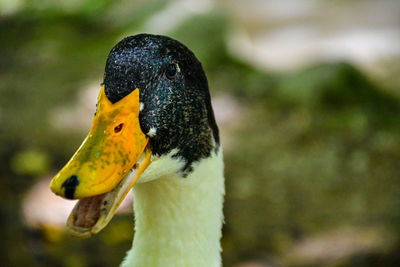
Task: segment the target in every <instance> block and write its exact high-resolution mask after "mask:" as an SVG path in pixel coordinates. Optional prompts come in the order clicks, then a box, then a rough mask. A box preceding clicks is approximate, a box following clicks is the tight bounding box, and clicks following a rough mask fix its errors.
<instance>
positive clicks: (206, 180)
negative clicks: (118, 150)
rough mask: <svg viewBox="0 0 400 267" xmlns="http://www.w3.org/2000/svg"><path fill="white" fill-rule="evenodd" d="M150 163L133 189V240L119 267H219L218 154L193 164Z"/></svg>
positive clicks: (167, 158)
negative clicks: (188, 168)
mask: <svg viewBox="0 0 400 267" xmlns="http://www.w3.org/2000/svg"><path fill="white" fill-rule="evenodd" d="M175 153H176V151H175V152H171V153H170V154H169V155H168V156H164V157H160V158H155V159H153V162H152V164H151V165H150V166H149V168H148V169H147V170H146V171H145V173H144V174H143V175H142V177H141V178H139V181H140V183H138V184H136V185H135V186H134V189H133V191H134V199H135V202H134V211H135V222H136V223H135V232H136V233H135V237H134V241H133V246H132V249H131V250H130V251H129V252H128V254H127V257H126V258H125V260H124V262H123V263H122V266H123V267H131V266H151V267H157V266H163V267H169V266H174V267H180V266H182V267H188V266H189V267H197V266H199V267H200V266H201V267H203V266H204V267H213V266H221V257H220V253H221V246H220V238H221V227H222V223H223V213H222V206H223V196H224V193H225V188H224V176H223V157H222V149H219V151H218V152H217V153H215V154H213V155H212V156H210V157H209V158H206V159H202V160H201V161H199V162H197V163H194V164H193V172H191V173H190V175H188V176H187V177H186V178H183V177H181V176H180V175H179V174H178V173H179V170H180V169H181V168H182V166H183V162H182V161H179V160H177V159H174V158H172V157H171V155H173V154H175Z"/></svg>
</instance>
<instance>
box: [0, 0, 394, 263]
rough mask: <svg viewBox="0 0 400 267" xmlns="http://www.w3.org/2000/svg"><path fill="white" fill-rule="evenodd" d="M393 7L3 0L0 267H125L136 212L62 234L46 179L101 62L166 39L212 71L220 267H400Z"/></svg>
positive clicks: (82, 117)
mask: <svg viewBox="0 0 400 267" xmlns="http://www.w3.org/2000/svg"><path fill="white" fill-rule="evenodd" d="M399 26H400V3H399V2H398V1H389V0H385V1H361V0H359V1H344V0H343V1H340V0H338V1H323V0H321V1H311V0H310V1H307V0H301V1H300V0H297V1H295V0H290V1H289V0H286V1H261V0H259V1H257V0H249V1H245V0H234V1H229V0H203V1H200V0H199V1H194V0H190V1H189V0H187V1H184V0H177V1H162V0H150V1H145V0H135V1H128V0H119V1H111V0H80V1H78V0H70V1H68V0H59V1H50V0H45V1H39V0H0V40H1V41H0V123H1V127H0V174H1V177H0V201H1V202H0V204H1V206H0V236H1V242H0V246H1V250H0V263H1V266H68V267H69V266H71V267H72V266H74V267H75V266H77V267H79V266H117V265H118V264H119V263H120V262H121V260H122V258H123V256H124V255H125V252H126V251H127V250H128V249H129V248H130V246H131V240H132V236H133V219H132V218H133V217H132V214H131V213H130V212H129V211H130V210H131V208H132V207H131V205H129V203H128V204H125V208H123V209H122V210H123V212H121V213H120V214H119V215H117V216H116V217H115V218H114V219H113V221H112V223H111V224H110V225H109V226H108V227H107V228H106V229H105V230H104V231H102V232H101V233H100V234H99V235H97V236H95V237H93V238H91V239H87V240H79V239H75V238H73V237H70V236H68V235H67V234H66V233H64V228H63V225H64V222H65V220H66V216H67V214H68V213H69V210H70V209H71V208H72V205H73V203H71V202H70V201H66V200H62V199H59V198H56V197H54V196H53V195H52V194H51V193H50V192H49V190H48V183H49V178H51V177H52V175H54V174H55V173H56V172H57V170H59V169H60V168H61V167H62V166H63V164H65V163H66V161H67V160H68V159H69V158H70V156H71V155H72V154H73V152H74V151H75V150H76V149H77V147H78V146H79V144H80V143H81V141H82V140H83V138H84V136H85V135H86V133H87V132H88V130H89V127H90V124H91V118H92V115H93V112H94V109H95V101H96V97H97V93H98V90H99V89H100V83H101V82H102V77H103V70H104V64H105V60H106V57H107V55H108V52H109V51H110V49H111V48H112V47H113V46H114V44H115V43H116V42H118V41H119V40H120V39H121V38H123V37H125V36H128V35H133V34H136V33H141V32H148V33H156V34H164V35H168V36H171V37H173V38H176V39H178V40H180V41H181V42H183V43H184V44H186V45H187V46H188V47H190V48H191V49H192V50H193V51H194V52H195V54H196V55H197V56H198V58H199V59H200V61H201V62H202V63H203V66H204V68H205V70H206V73H207V76H208V78H209V84H210V88H211V92H212V95H213V105H214V109H215V112H216V116H217V121H218V122H219V126H220V130H221V135H222V143H223V145H224V149H225V162H226V172H225V173H226V201H225V210H224V212H225V216H226V223H225V226H224V229H223V232H224V237H223V239H222V245H223V250H224V251H223V259H224V265H225V266H247V267H249V266H252V267H254V266H400V143H399V140H400V123H399V122H400V61H399V59H400V27H399Z"/></svg>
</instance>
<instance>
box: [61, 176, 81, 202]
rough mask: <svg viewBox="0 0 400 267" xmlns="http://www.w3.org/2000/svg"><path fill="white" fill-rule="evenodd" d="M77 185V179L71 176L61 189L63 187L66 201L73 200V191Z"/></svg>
mask: <svg viewBox="0 0 400 267" xmlns="http://www.w3.org/2000/svg"><path fill="white" fill-rule="evenodd" d="M78 185H79V178H78V176H76V175H71V177H69V178H68V179H67V180H65V181H64V183H63V184H62V185H61V187H64V195H65V197H66V198H68V199H73V198H74V194H75V189H76V187H77V186H78Z"/></svg>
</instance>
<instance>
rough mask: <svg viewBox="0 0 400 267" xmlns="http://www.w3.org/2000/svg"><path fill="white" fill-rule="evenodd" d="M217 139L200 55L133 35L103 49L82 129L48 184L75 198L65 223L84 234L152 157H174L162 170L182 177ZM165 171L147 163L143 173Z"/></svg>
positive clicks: (104, 220) (97, 226)
mask: <svg viewBox="0 0 400 267" xmlns="http://www.w3.org/2000/svg"><path fill="white" fill-rule="evenodd" d="M218 146H219V135H218V128H217V125H216V123H215V118H214V114H213V110H212V107H211V100H210V93H209V89H208V83H207V78H206V76H205V73H204V71H203V68H202V66H201V63H200V62H199V61H198V60H197V59H196V57H195V56H194V54H193V53H192V52H191V51H190V50H189V49H188V48H187V47H186V46H184V45H183V44H181V43H179V42H178V41H176V40H173V39H171V38H168V37H165V36H159V35H149V34H140V35H135V36H131V37H127V38H125V39H123V40H122V41H120V42H119V43H118V44H117V45H116V46H115V47H114V48H113V49H112V50H111V52H110V54H109V55H108V58H107V62H106V67H105V73H104V82H103V83H102V87H101V89H100V94H99V98H98V103H97V110H96V114H95V117H94V119H93V125H92V128H91V130H90V132H89V135H88V136H87V137H86V139H85V141H84V142H83V143H82V145H81V147H80V148H79V149H78V151H77V152H76V153H75V155H74V156H73V157H72V158H71V160H70V161H69V162H68V163H67V164H66V166H65V167H64V168H63V169H62V170H61V171H60V172H59V173H58V174H57V175H56V176H55V177H54V178H53V180H52V182H51V185H50V187H51V190H52V191H53V192H54V193H56V194H57V195H59V196H62V197H65V198H69V199H80V201H79V202H78V203H77V204H76V206H75V208H74V209H73V211H72V212H71V215H70V217H69V219H68V222H67V226H68V228H69V230H70V232H71V233H72V234H75V235H77V236H81V237H87V236H91V235H93V234H95V233H97V232H99V231H100V230H101V229H102V228H104V227H105V226H106V225H107V224H108V222H109V221H110V220H111V218H112V217H113V215H114V214H115V212H116V210H117V208H118V207H119V205H120V204H121V202H122V200H123V199H124V197H125V196H126V194H127V193H128V191H129V190H130V189H131V188H132V186H134V184H135V183H136V182H137V181H141V176H142V174H146V169H147V167H148V166H149V165H151V164H152V163H153V162H155V161H163V160H164V161H166V160H171V159H172V160H175V161H179V163H180V164H177V165H176V166H179V167H177V168H172V169H168V172H174V173H175V174H179V176H180V177H182V179H185V177H186V176H187V175H188V174H190V173H191V172H192V171H193V164H194V163H195V162H197V161H200V160H201V159H203V158H207V157H209V156H210V155H211V153H213V151H215V150H216V149H217V148H218ZM149 169H150V168H149ZM165 172H167V170H157V171H154V170H153V171H152V172H151V173H150V174H148V175H147V178H146V179H145V180H154V179H158V178H160V177H162V176H163V175H165V174H166V173H165ZM143 176H146V175H143Z"/></svg>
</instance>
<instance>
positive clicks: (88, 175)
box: [50, 86, 151, 236]
mask: <svg viewBox="0 0 400 267" xmlns="http://www.w3.org/2000/svg"><path fill="white" fill-rule="evenodd" d="M139 104H140V102H139V89H136V90H134V91H132V92H131V93H130V94H129V95H127V96H125V97H124V98H123V99H121V100H120V101H118V102H116V103H114V104H112V103H111V102H110V101H109V99H108V98H107V97H106V95H105V92H104V86H103V87H102V88H101V91H100V94H99V98H98V103H97V111H96V115H95V117H94V120H93V125H92V128H91V130H90V132H89V135H88V136H87V137H86V139H85V140H84V142H83V143H82V145H81V147H80V148H79V149H78V151H77V152H76V153H75V155H74V156H73V157H72V158H71V160H70V161H69V162H68V163H67V165H65V167H64V168H63V169H62V170H61V171H60V172H59V173H58V174H57V175H56V176H55V177H54V178H53V180H52V181H51V184H50V187H51V190H52V191H53V192H54V193H55V194H57V195H59V196H62V197H65V198H69V199H82V200H81V201H80V202H78V204H77V206H76V207H75V209H74V210H73V212H72V213H71V215H70V219H69V221H68V226H69V227H70V230H71V231H72V232H74V233H75V234H78V235H79V236H89V235H91V234H93V233H96V232H98V231H100V230H101V229H102V228H103V227H104V226H106V225H107V223H108V221H109V220H111V218H112V216H113V215H114V213H115V212H116V210H117V208H118V206H119V205H120V204H121V202H122V200H123V198H124V197H125V195H126V194H127V193H128V191H129V190H130V189H131V188H132V186H133V185H134V184H135V183H136V181H137V179H138V178H139V176H140V175H141V173H142V172H143V171H144V170H145V168H146V167H147V166H148V165H149V163H150V158H151V151H150V149H149V148H148V147H147V144H148V138H147V137H146V135H145V134H144V133H143V132H142V130H141V128H140V124H139ZM141 156H142V157H141ZM139 159H140V160H139ZM139 162H140V163H139ZM131 170H134V173H130V172H131ZM128 176H133V177H130V178H129V179H128ZM105 193H107V194H105ZM105 199H107V201H105ZM82 207H85V208H84V209H82ZM88 209H90V210H91V211H90V212H91V214H89V215H88V214H85V215H81V214H80V213H81V211H82V210H88ZM86 212H87V211H86ZM88 216H89V217H90V220H88ZM89 221H90V222H89ZM99 224H100V225H99ZM96 225H97V226H96ZM95 226H96V227H95ZM93 228H95V230H93Z"/></svg>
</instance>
